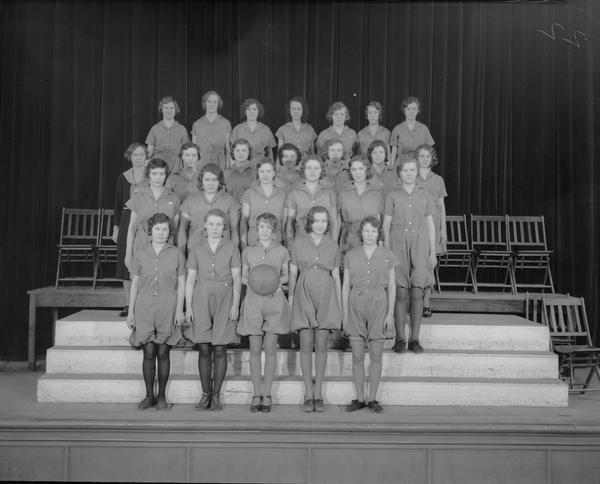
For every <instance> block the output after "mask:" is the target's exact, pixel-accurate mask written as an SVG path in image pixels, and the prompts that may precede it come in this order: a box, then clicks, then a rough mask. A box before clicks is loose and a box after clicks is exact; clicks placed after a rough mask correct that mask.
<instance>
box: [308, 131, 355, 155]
mask: <svg viewBox="0 0 600 484" xmlns="http://www.w3.org/2000/svg"><path fill="white" fill-rule="evenodd" d="M330 139H339V140H340V141H341V142H342V144H343V145H344V158H346V159H347V160H349V159H350V158H352V154H353V153H354V145H355V144H356V143H357V140H358V138H357V137H356V131H354V130H353V129H352V128H349V127H348V126H346V125H344V128H343V129H342V134H338V132H337V131H336V130H335V128H334V127H333V126H329V128H327V129H324V130H323V131H321V132H320V133H319V137H318V138H317V155H319V156H323V155H325V156H327V153H326V152H325V143H327V141H329V140H330Z"/></svg>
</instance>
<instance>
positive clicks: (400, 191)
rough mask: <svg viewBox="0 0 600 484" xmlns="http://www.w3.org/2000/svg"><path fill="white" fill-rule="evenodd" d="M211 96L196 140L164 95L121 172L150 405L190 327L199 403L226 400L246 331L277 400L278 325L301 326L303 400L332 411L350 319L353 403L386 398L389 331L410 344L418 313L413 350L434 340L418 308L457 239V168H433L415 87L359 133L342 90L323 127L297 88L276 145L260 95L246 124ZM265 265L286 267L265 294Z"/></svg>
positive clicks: (257, 401) (128, 262)
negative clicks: (256, 281)
mask: <svg viewBox="0 0 600 484" xmlns="http://www.w3.org/2000/svg"><path fill="white" fill-rule="evenodd" d="M203 107H204V109H205V111H206V114H205V116H203V117H202V118H200V119H199V120H198V121H196V122H195V123H194V126H193V128H192V141H191V142H190V141H189V138H188V136H187V132H186V131H185V129H183V131H182V130H180V129H179V128H180V127H181V125H179V124H178V123H177V122H176V121H175V119H174V118H175V115H176V114H177V112H178V111H179V108H178V106H177V103H176V102H175V101H174V100H173V99H172V98H163V99H162V100H161V103H160V105H159V110H160V112H161V113H162V115H163V121H162V122H161V123H158V124H157V125H155V126H154V127H153V128H152V130H151V132H150V134H149V135H148V139H147V140H146V144H140V143H134V144H132V145H131V146H129V148H128V149H127V151H126V153H125V157H126V158H127V159H128V160H130V161H131V164H132V167H131V169H129V170H127V171H126V172H125V173H123V174H122V175H120V177H119V180H118V182H117V194H116V202H115V213H116V222H115V223H116V225H115V228H114V233H113V238H114V239H115V240H116V242H117V246H118V248H119V254H120V256H119V268H118V270H119V275H120V277H122V278H123V280H124V288H125V292H126V297H127V299H128V306H127V307H126V308H125V309H124V310H123V312H122V313H121V314H122V316H126V317H127V323H128V325H129V327H130V328H131V329H132V334H131V338H130V342H131V344H132V345H134V346H136V347H141V348H143V353H144V359H143V365H142V371H143V376H144V382H145V385H146V397H145V398H144V400H142V402H140V404H139V408H140V409H147V408H150V407H156V408H157V409H168V408H169V404H168V403H167V401H166V396H165V390H166V384H167V381H168V376H169V370H170V368H169V366H170V364H169V351H170V348H171V346H173V345H175V344H177V343H178V342H180V341H181V340H183V339H187V340H189V341H191V343H192V344H193V345H194V346H195V347H196V348H197V349H198V353H199V357H198V371H199V375H200V382H201V386H202V392H203V394H202V398H201V399H200V401H199V403H198V404H197V405H196V408H197V409H198V410H202V409H213V410H219V409H221V408H222V402H221V389H222V385H223V381H224V378H225V375H226V372H227V346H228V345H230V344H234V343H236V342H237V341H238V339H239V336H247V337H248V339H249V346H250V373H251V378H252V384H253V390H254V394H253V397H252V400H251V405H250V409H251V411H252V412H257V411H262V412H269V411H270V410H271V406H272V397H271V394H272V392H271V389H272V383H273V379H274V375H275V370H276V349H277V343H278V337H279V338H281V336H283V335H286V334H288V333H290V331H293V332H295V333H297V334H298V335H299V340H300V362H301V369H302V374H303V377H304V385H305V398H304V402H303V407H304V410H305V411H307V412H312V411H316V412H322V411H323V410H324V400H323V392H322V390H323V388H322V387H323V379H324V375H325V369H326V365H327V354H328V348H329V335H330V333H332V332H333V333H334V334H335V333H337V335H338V339H339V338H340V334H341V333H342V331H343V333H344V334H345V336H347V337H348V341H349V344H350V346H351V348H352V354H353V358H352V370H353V375H354V380H355V388H356V399H354V400H353V401H352V402H351V403H350V404H349V405H348V406H347V410H348V411H354V410H359V409H361V408H364V407H367V406H368V407H369V408H371V409H372V410H373V411H375V412H381V411H382V410H383V409H382V406H381V404H380V403H379V402H378V401H377V400H376V395H377V388H378V383H379V379H380V376H381V361H382V350H383V343H384V341H385V339H391V338H394V337H395V343H394V351H396V352H398V353H400V352H405V351H406V349H407V348H406V344H407V341H406V336H405V335H406V331H405V322H406V316H407V314H410V324H411V326H410V328H411V330H410V340H409V342H408V350H410V351H413V352H415V353H420V352H422V351H423V348H422V347H421V345H420V343H419V328H420V321H421V317H422V316H423V315H425V316H428V315H431V312H430V309H429V304H428V303H427V301H426V299H425V298H426V294H425V290H426V289H427V288H430V287H431V286H432V285H433V280H434V279H433V268H434V266H435V264H436V253H441V252H443V250H444V244H445V239H446V236H445V210H444V197H445V196H446V192H445V187H444V182H443V179H442V178H441V177H440V176H439V175H436V174H434V173H433V172H432V171H431V167H432V166H433V165H435V163H436V161H437V159H436V153H435V150H434V148H433V147H432V143H433V139H431V135H430V134H429V130H428V129H427V127H426V126H424V125H422V124H421V123H419V122H418V121H416V115H417V114H418V111H419V102H418V100H417V99H416V98H407V99H406V100H405V102H404V103H403V109H404V114H405V117H406V121H405V122H404V123H401V124H400V125H398V126H396V128H394V130H393V132H392V133H391V134H390V132H389V131H388V130H387V129H385V128H383V127H382V126H380V125H379V122H380V121H381V116H382V113H383V109H382V107H381V105H380V104H379V103H377V102H372V103H369V105H368V106H367V108H366V111H365V114H366V118H367V120H368V122H369V124H368V126H367V127H365V128H364V129H363V130H361V131H360V132H359V133H358V135H357V134H356V133H355V132H354V131H353V130H352V129H351V128H349V127H348V126H346V124H345V123H346V122H347V121H348V120H349V114H348V110H347V108H346V107H345V106H344V105H343V104H342V103H339V102H337V103H334V104H332V106H331V107H330V109H329V112H328V115H327V118H328V119H329V120H330V122H331V126H330V127H329V128H328V129H326V130H324V131H323V132H321V134H320V135H319V136H318V137H317V136H316V133H315V132H314V130H313V129H312V127H311V126H310V125H308V124H306V122H305V116H306V113H307V109H306V103H305V102H304V100H303V99H302V98H293V99H292V100H291V101H290V103H289V114H290V118H291V121H290V122H289V123H287V124H286V125H284V126H282V127H281V128H280V129H279V130H278V131H277V138H278V144H277V145H276V143H275V140H274V138H273V135H272V134H271V132H270V130H269V128H268V127H267V126H265V125H264V124H262V123H260V122H259V121H258V119H259V118H260V117H261V116H262V114H263V107H262V105H261V104H260V103H259V102H258V101H256V100H253V99H250V100H246V101H245V102H244V103H243V105H242V111H243V114H244V115H245V117H246V121H245V122H243V123H241V124H240V125H238V126H236V127H235V128H234V129H233V130H230V126H231V125H230V123H229V122H228V121H227V120H226V119H224V118H223V117H221V116H220V115H219V114H218V111H219V109H220V108H221V107H222V101H221V98H220V96H219V95H218V94H217V93H215V92H213V91H211V92H208V93H206V94H205V96H204V97H203ZM234 138H235V139H234ZM424 141H427V142H429V143H425V142H424ZM315 145H316V151H317V153H318V154H315V153H314V151H315ZM177 146H179V153H178V156H177V158H175V157H174V156H173V150H174V149H175V148H177ZM275 146H278V150H277V157H276V160H277V161H274V159H273V158H274V157H273V151H272V148H274V147H275ZM390 146H391V153H392V155H391V157H389V156H388V153H389V150H390ZM357 152H358V153H359V154H358V155H354V156H353V153H357ZM319 153H320V154H322V156H319ZM263 264H267V265H270V266H272V267H274V268H275V269H276V271H277V273H278V274H279V286H278V288H277V290H276V291H275V292H274V293H273V294H271V295H268V296H263V295H259V294H257V293H255V292H254V291H253V290H252V288H251V287H250V286H249V284H248V278H249V275H250V273H251V271H252V269H253V268H254V267H256V266H258V265H263ZM342 281H343V282H342ZM286 292H287V297H286ZM424 300H425V303H424ZM424 304H425V306H424ZM424 308H425V309H424ZM338 343H339V341H338ZM366 347H367V348H368V351H369V355H370V361H371V365H370V385H369V395H368V399H365V391H364V390H365V389H364V386H365V385H364V382H365V368H364V357H365V348H366ZM313 348H314V351H315V382H314V385H313V380H312V374H313V368H312V366H313V365H312V362H313V358H312V353H313ZM263 351H264V353H265V365H264V379H263V377H262V375H261V353H262V352H263ZM157 361H158V394H157V395H155V394H154V378H155V372H156V362H157Z"/></svg>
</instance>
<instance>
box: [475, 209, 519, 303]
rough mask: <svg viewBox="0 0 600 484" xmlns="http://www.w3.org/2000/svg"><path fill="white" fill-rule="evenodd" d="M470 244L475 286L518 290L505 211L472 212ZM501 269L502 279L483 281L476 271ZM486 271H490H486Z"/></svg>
mask: <svg viewBox="0 0 600 484" xmlns="http://www.w3.org/2000/svg"><path fill="white" fill-rule="evenodd" d="M470 235H471V247H472V248H473V251H474V252H475V260H474V268H473V275H474V278H475V279H476V280H477V288H478V289H481V288H482V287H489V288H498V289H502V291H504V290H506V289H510V291H511V292H512V293H513V294H516V293H517V290H516V288H515V283H514V273H513V268H512V252H511V251H510V247H509V245H508V235H507V230H506V216H505V215H471V231H470ZM482 269H485V270H489V269H492V270H496V273H498V271H497V270H498V269H500V274H501V275H502V273H503V276H504V281H503V282H496V281H495V280H494V279H492V281H489V282H488V281H482V279H481V278H480V277H479V276H478V271H481V270H482ZM488 272H489V271H488ZM492 275H495V274H492Z"/></svg>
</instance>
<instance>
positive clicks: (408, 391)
mask: <svg viewBox="0 0 600 484" xmlns="http://www.w3.org/2000/svg"><path fill="white" fill-rule="evenodd" d="M367 385H368V384H367ZM222 393H223V402H224V403H225V404H244V405H246V404H249V403H250V399H251V396H252V394H253V390H252V383H251V382H250V381H249V380H248V379H235V380H226V381H225V383H224V386H223V390H222ZM144 394H145V392H144V385H143V382H142V380H141V379H134V378H126V379H122V380H119V379H107V380H103V379H97V380H93V379H85V378H83V379H76V378H68V379H57V378H52V377H48V376H46V377H43V378H41V379H40V380H39V381H38V401H40V402H97V403H109V402H112V403H136V402H138V401H140V400H141V399H142V398H143V396H144ZM272 395H273V400H274V403H275V404H290V405H299V404H300V403H301V402H302V399H303V396H304V384H303V383H302V381H300V380H299V379H293V378H288V379H280V380H276V381H275V382H274V384H273V389H272ZM200 396H201V388H200V383H199V382H198V381H197V380H195V379H188V378H173V379H172V380H171V381H170V382H169V386H168V388H167V399H168V400H169V401H170V402H171V403H175V404H193V403H196V402H198V400H199V399H200ZM354 396H355V393H354V386H353V383H352V382H351V381H350V380H328V381H325V382H324V384H323V397H324V400H325V403H326V404H328V405H343V404H346V403H349V402H350V400H352V399H353V398H354ZM377 399H378V400H380V401H381V402H382V404H383V405H428V406H431V405H465V406H536V407H564V406H567V405H568V390H567V386H566V384H564V383H562V382H560V381H552V380H527V381H525V382H522V383H521V382H513V381H507V380H503V381H499V382H494V381H490V380H481V381H479V380H459V381H456V380H455V381H443V380H436V379H432V380H427V379H414V380H411V379H387V380H386V379H384V380H382V381H381V383H380V386H379V391H378V395H377Z"/></svg>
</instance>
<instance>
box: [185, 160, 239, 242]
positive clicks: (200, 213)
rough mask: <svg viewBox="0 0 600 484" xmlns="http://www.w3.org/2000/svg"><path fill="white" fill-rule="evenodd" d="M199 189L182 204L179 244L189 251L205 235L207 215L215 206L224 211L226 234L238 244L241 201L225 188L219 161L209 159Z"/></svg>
mask: <svg viewBox="0 0 600 484" xmlns="http://www.w3.org/2000/svg"><path fill="white" fill-rule="evenodd" d="M198 185H199V191H198V192H196V193H192V194H191V195H190V196H189V197H187V199H186V200H185V202H183V204H182V205H181V223H180V225H179V236H178V239H177V240H178V242H179V248H180V249H181V250H182V251H184V250H185V248H187V250H188V252H189V251H190V250H191V249H192V247H194V245H196V244H197V243H198V242H200V241H202V240H204V239H205V238H206V230H205V228H204V219H205V217H206V214H207V213H208V212H209V211H210V210H211V209H213V208H218V209H220V210H222V211H223V213H225V215H226V216H225V221H224V227H223V238H224V239H227V240H231V242H232V243H233V245H234V246H235V247H237V246H238V242H239V237H238V222H239V219H240V204H239V203H238V202H237V201H236V200H235V199H234V198H233V197H232V196H231V195H230V194H229V193H227V192H226V191H225V183H224V182H223V171H222V170H221V168H220V167H219V166H218V165H215V164H214V163H209V164H208V165H206V166H205V167H204V168H202V170H201V171H200V175H199V177H198Z"/></svg>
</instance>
